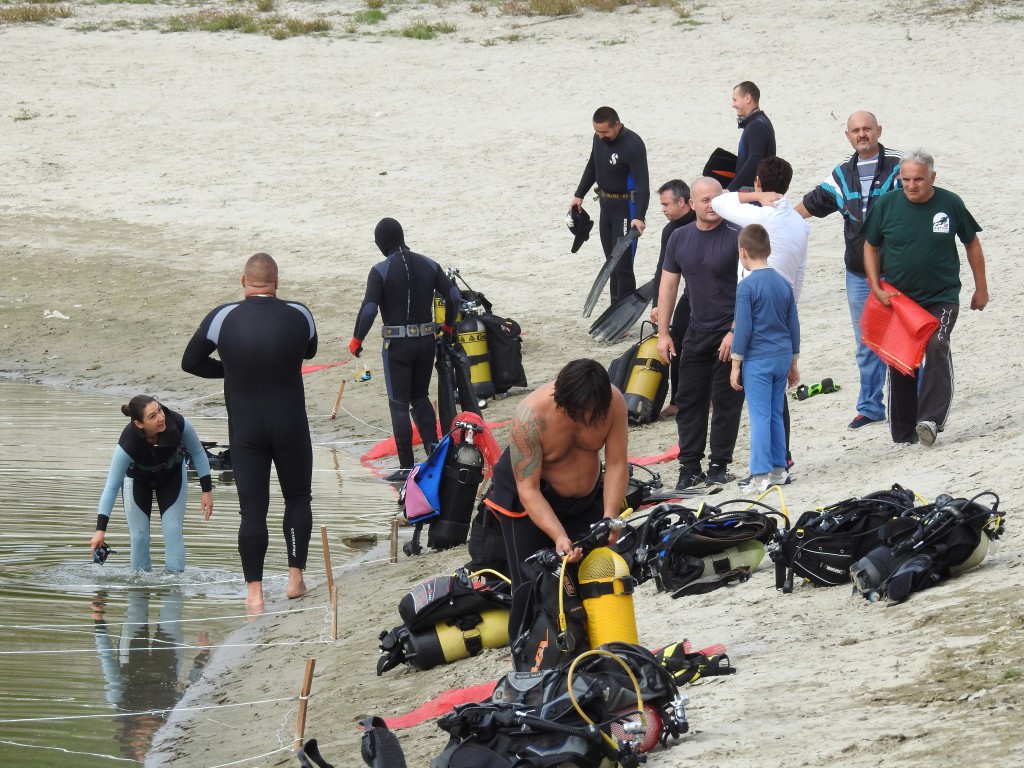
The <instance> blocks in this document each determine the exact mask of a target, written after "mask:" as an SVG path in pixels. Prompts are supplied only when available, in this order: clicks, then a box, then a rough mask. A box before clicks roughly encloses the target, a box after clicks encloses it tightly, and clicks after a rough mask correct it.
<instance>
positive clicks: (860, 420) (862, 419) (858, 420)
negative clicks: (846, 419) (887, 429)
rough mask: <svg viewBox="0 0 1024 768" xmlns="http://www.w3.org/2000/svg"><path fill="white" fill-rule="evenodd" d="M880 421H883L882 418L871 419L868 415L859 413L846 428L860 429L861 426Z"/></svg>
mask: <svg viewBox="0 0 1024 768" xmlns="http://www.w3.org/2000/svg"><path fill="white" fill-rule="evenodd" d="M880 421H881V419H871V418H868V417H867V416H863V415H861V414H859V413H858V414H857V415H856V416H854V417H853V421H851V422H850V423H849V424H848V425H847V426H846V428H847V429H860V428H861V427H866V426H867V425H868V424H877V423H878V422H880Z"/></svg>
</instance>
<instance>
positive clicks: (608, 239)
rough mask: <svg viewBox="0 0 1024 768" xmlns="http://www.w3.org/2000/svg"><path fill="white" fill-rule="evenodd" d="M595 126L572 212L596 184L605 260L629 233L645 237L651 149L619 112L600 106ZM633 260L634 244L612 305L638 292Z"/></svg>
mask: <svg viewBox="0 0 1024 768" xmlns="http://www.w3.org/2000/svg"><path fill="white" fill-rule="evenodd" d="M593 121H594V141H593V147H592V148H591V151H590V159H589V160H587V166H586V168H584V169H583V177H582V178H581V179H580V183H579V186H578V187H576V193H575V196H574V197H573V199H572V201H571V202H570V204H569V209H570V211H571V210H572V209H573V208H582V207H583V196H584V195H586V194H587V191H588V190H589V189H590V187H591V186H592V185H594V184H596V185H597V186H596V187H595V191H596V192H597V196H598V197H599V198H600V200H601V220H600V224H599V231H600V233H601V246H602V247H603V248H604V255H605V258H606V259H607V258H608V257H609V256H610V255H611V252H612V249H613V248H614V247H615V243H616V241H617V240H618V239H619V238H620V237H623V236H625V235H626V234H628V233H629V230H630V229H631V228H635V229H636V230H637V231H638V232H639V233H640V234H643V232H644V226H645V225H644V219H645V217H646V216H647V206H648V205H649V204H650V200H651V190H650V177H649V176H648V173H647V147H645V146H644V142H643V139H641V138H640V137H639V136H637V135H636V134H635V133H633V131H631V130H629V129H628V128H626V126H624V125H623V124H622V123H621V122H619V115H618V113H617V112H616V111H615V110H614V109H612V108H611V107H600V108H599V109H598V110H597V111H596V112H594V118H593ZM635 257H636V242H635V241H634V242H633V244H632V246H631V248H630V252H629V253H628V254H625V255H624V256H623V257H622V259H621V260H620V261H619V265H618V267H617V268H616V269H615V271H614V272H613V273H612V275H611V279H610V281H609V282H610V285H611V297H612V303H614V302H616V301H617V300H618V299H621V298H623V297H624V296H629V295H630V294H631V293H632V292H633V291H634V290H636V276H635V275H634V273H633V259H634V258H635Z"/></svg>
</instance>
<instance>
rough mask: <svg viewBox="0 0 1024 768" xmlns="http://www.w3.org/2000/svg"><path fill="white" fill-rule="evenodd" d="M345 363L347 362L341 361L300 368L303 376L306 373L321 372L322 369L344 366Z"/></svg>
mask: <svg viewBox="0 0 1024 768" xmlns="http://www.w3.org/2000/svg"><path fill="white" fill-rule="evenodd" d="M347 362H348V360H342V361H340V362H337V363H319V364H318V365H304V366H302V375H303V376H305V375H306V374H307V373H313V372H315V371H322V370H323V369H324V368H334V367H336V366H339V365H344V364H345V363H347Z"/></svg>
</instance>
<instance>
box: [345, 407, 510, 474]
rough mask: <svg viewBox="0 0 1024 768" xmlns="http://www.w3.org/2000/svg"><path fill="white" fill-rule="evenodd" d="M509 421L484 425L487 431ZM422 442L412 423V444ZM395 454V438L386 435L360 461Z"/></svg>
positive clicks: (439, 432) (439, 429) (439, 428)
mask: <svg viewBox="0 0 1024 768" xmlns="http://www.w3.org/2000/svg"><path fill="white" fill-rule="evenodd" d="M471 415H472V414H471ZM509 423H511V420H509V421H495V422H490V421H489V422H487V423H486V424H485V426H486V427H487V429H488V432H489V431H490V430H494V429H498V428H499V427H504V426H505V425H506V424H509ZM437 429H438V434H441V423H440V422H438V424H437ZM492 439H493V438H492ZM422 442H423V438H421V437H420V433H419V431H418V430H417V429H416V425H415V424H413V427H412V444H413V445H420V444H421V443H422ZM396 455H398V449H397V448H396V447H395V438H394V437H387V438H385V439H383V440H381V441H380V442H378V443H374V445H373V447H372V448H371V449H370V450H368V451H367V452H366V453H364V454H363V456H362V461H363V462H364V463H365V462H367V461H374V460H376V459H383V458H385V457H386V456H396ZM499 455H500V453H499ZM495 461H497V460H495Z"/></svg>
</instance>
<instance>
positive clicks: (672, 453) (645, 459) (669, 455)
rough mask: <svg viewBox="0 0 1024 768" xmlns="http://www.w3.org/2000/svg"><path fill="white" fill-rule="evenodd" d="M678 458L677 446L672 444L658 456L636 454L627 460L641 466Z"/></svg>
mask: <svg viewBox="0 0 1024 768" xmlns="http://www.w3.org/2000/svg"><path fill="white" fill-rule="evenodd" d="M678 458H679V446H678V445H673V446H672V447H671V448H669V449H668V450H667V451H665V452H664V453H663V454H661V455H660V456H636V457H630V459H629V462H630V463H631V464H639V465H640V466H641V467H646V466H647V465H648V464H662V463H664V462H666V461H675V460H676V459H678Z"/></svg>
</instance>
